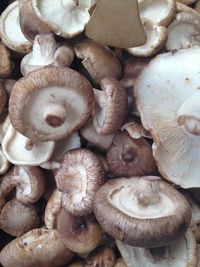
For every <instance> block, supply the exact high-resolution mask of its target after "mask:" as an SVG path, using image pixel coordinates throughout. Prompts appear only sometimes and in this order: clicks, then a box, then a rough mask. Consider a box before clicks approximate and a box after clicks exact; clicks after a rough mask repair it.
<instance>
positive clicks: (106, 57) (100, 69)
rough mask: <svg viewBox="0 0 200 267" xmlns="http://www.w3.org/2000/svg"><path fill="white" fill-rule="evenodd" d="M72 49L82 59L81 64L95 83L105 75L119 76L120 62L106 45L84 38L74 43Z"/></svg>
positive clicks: (117, 77)
mask: <svg viewBox="0 0 200 267" xmlns="http://www.w3.org/2000/svg"><path fill="white" fill-rule="evenodd" d="M74 51H75V54H76V56H77V57H78V58H80V59H82V62H81V63H82V65H83V66H84V68H85V69H86V70H87V72H88V73H89V75H90V76H91V77H92V79H93V80H94V81H95V82H96V83H98V84H99V83H100V82H101V80H102V79H103V78H106V77H112V78H115V79H119V78H120V77H121V75H122V67H121V64H120V62H119V60H118V58H117V56H116V55H115V54H114V53H113V52H112V51H111V50H110V49H109V48H108V47H106V46H103V45H100V44H98V43H95V42H94V41H92V40H90V39H84V40H82V41H81V42H78V43H76V44H75V45H74Z"/></svg>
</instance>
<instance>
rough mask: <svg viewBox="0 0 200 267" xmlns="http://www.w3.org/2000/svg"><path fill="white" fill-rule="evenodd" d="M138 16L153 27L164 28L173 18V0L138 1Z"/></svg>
mask: <svg viewBox="0 0 200 267" xmlns="http://www.w3.org/2000/svg"><path fill="white" fill-rule="evenodd" d="M139 10H140V16H141V17H142V18H145V19H148V20H150V21H151V22H152V23H153V24H154V25H160V26H166V25H167V24H169V22H170V21H171V20H172V19H173V18H174V17H175V14H176V1H175V0H139Z"/></svg>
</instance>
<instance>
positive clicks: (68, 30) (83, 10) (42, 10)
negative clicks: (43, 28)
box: [32, 0, 93, 38]
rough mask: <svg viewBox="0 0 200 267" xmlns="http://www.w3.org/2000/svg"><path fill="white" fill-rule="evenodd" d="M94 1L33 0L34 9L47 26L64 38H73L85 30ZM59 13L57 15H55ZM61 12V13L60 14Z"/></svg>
mask: <svg viewBox="0 0 200 267" xmlns="http://www.w3.org/2000/svg"><path fill="white" fill-rule="evenodd" d="M92 2H93V1H87V0H82V1H80V0H66V1H62V0H58V1H56V2H52V1H51V0H32V6H33V9H34V11H35V13H36V15H37V17H39V19H40V20H41V21H43V22H44V23H45V24H46V25H47V27H48V28H49V29H50V30H51V31H53V32H55V33H56V34H57V35H60V36H62V37H64V38H72V37H74V36H76V35H78V34H79V33H81V32H83V31H84V28H85V25H86V24H87V23H88V21H89V19H90V13H89V9H90V8H91V7H92V4H93V3H92ZM55 14H57V15H55ZM58 14H59V15H58Z"/></svg>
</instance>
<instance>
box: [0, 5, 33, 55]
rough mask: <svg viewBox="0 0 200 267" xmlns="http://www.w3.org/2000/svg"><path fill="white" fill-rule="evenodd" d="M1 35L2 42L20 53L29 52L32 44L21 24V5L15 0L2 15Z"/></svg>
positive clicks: (0, 22)
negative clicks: (23, 31)
mask: <svg viewBox="0 0 200 267" xmlns="http://www.w3.org/2000/svg"><path fill="white" fill-rule="evenodd" d="M0 35H1V39H2V42H3V43H4V44H5V45H6V46H7V47H9V48H10V49H12V50H14V51H16V52H19V53H24V54H25V53H28V52H29V51H30V50H31V47H32V44H31V42H29V41H28V39H26V37H25V36H24V34H23V33H22V31H21V28H20V24H19V7H18V2H17V1H15V2H13V3H12V4H10V5H9V6H8V7H7V8H6V9H5V10H4V12H3V13H2V14H1V17H0Z"/></svg>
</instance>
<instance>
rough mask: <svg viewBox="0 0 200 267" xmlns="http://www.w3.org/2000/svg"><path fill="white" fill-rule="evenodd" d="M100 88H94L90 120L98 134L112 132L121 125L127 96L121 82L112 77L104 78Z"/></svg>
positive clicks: (126, 105)
mask: <svg viewBox="0 0 200 267" xmlns="http://www.w3.org/2000/svg"><path fill="white" fill-rule="evenodd" d="M100 86H101V89H102V90H97V89H93V90H94V95H95V100H96V105H95V109H94V111H93V112H92V122H93V125H94V128H95V130H96V132H97V133H99V134H100V135H111V134H114V133H115V132H116V131H117V130H119V129H120V127H121V126H122V125H123V123H124V120H125V117H126V114H127V111H128V97H127V94H126V90H125V89H124V87H123V86H122V85H121V83H120V82H119V81H118V80H116V79H113V78H104V79H103V80H101V83H100Z"/></svg>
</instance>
